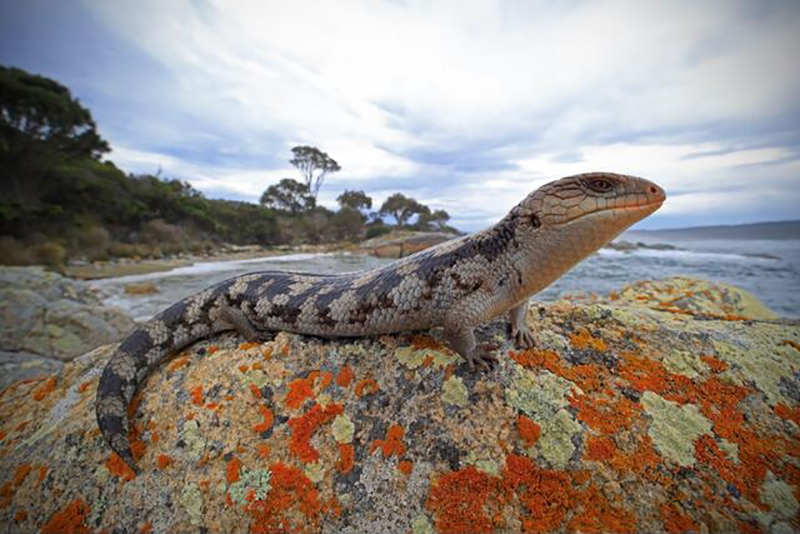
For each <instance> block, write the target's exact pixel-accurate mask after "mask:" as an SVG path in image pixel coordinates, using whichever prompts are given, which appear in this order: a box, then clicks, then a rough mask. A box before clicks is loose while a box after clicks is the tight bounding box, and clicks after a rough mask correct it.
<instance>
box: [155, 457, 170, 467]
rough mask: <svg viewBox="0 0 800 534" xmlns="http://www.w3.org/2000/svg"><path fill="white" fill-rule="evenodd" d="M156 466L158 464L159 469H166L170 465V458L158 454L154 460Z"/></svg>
mask: <svg viewBox="0 0 800 534" xmlns="http://www.w3.org/2000/svg"><path fill="white" fill-rule="evenodd" d="M156 464H158V468H159V469H166V468H167V467H169V466H170V465H172V458H171V457H169V456H167V455H166V454H159V455H158V457H157V458H156Z"/></svg>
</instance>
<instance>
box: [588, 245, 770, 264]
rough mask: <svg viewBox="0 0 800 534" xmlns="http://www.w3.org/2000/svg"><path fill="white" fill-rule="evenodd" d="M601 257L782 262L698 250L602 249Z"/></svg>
mask: <svg viewBox="0 0 800 534" xmlns="http://www.w3.org/2000/svg"><path fill="white" fill-rule="evenodd" d="M598 252H599V254H600V255H601V256H608V257H613V258H622V257H625V256H639V257H645V258H664V259H676V260H685V261H697V260H707V261H720V262H722V261H724V262H729V261H753V262H764V263H771V262H774V261H776V260H780V258H779V257H778V256H774V255H771V254H759V253H736V252H714V251H698V250H656V249H646V248H640V249H635V250H614V249H608V248H603V249H600V250H599V251H598Z"/></svg>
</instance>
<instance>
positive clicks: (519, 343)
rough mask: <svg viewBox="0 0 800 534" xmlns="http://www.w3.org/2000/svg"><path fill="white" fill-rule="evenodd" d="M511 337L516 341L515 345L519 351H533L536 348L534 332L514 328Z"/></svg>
mask: <svg viewBox="0 0 800 534" xmlns="http://www.w3.org/2000/svg"><path fill="white" fill-rule="evenodd" d="M511 337H512V338H513V339H514V345H515V346H516V347H517V348H519V349H531V348H533V347H535V346H536V338H534V337H533V332H531V331H530V330H528V329H527V328H522V329H519V330H515V329H513V328H512V329H511Z"/></svg>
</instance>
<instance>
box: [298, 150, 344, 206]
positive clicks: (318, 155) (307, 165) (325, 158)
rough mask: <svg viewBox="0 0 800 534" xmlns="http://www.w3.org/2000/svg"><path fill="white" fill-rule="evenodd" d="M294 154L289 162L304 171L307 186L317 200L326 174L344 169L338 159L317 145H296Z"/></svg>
mask: <svg viewBox="0 0 800 534" xmlns="http://www.w3.org/2000/svg"><path fill="white" fill-rule="evenodd" d="M292 154H294V157H293V158H292V159H290V160H289V163H291V164H292V165H293V166H294V167H296V168H297V170H299V171H300V172H301V173H302V175H303V180H304V181H305V184H306V187H308V190H309V192H310V194H311V196H312V197H314V199H315V200H316V198H317V195H318V194H319V189H320V187H322V182H324V181H325V176H326V175H327V174H328V173H334V172H339V171H340V170H342V168H341V167H340V166H339V164H338V163H336V160H334V159H333V158H332V157H330V156H329V155H328V154H326V153H325V152H322V151H321V150H320V149H318V148H317V147H313V146H296V147H294V148H293V149H292Z"/></svg>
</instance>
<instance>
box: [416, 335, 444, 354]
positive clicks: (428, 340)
mask: <svg viewBox="0 0 800 534" xmlns="http://www.w3.org/2000/svg"><path fill="white" fill-rule="evenodd" d="M411 347H412V348H413V349H414V350H423V349H431V350H436V351H441V350H445V346H444V345H442V344H441V343H439V342H438V341H436V340H435V339H433V338H432V337H430V336H423V335H416V336H414V337H412V338H411Z"/></svg>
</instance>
